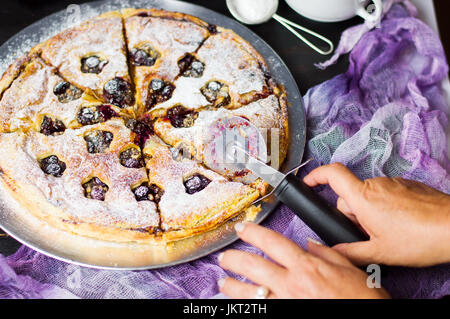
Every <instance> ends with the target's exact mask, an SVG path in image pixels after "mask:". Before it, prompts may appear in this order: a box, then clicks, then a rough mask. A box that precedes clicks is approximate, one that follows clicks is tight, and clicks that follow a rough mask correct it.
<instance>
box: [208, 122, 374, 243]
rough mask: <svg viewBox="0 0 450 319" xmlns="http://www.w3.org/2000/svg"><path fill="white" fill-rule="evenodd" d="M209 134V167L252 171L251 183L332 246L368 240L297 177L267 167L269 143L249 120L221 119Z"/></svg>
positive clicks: (229, 170)
mask: <svg viewBox="0 0 450 319" xmlns="http://www.w3.org/2000/svg"><path fill="white" fill-rule="evenodd" d="M210 132H211V139H210V143H208V144H207V145H208V146H207V156H206V157H205V158H206V162H207V164H208V166H210V167H212V168H215V169H218V170H219V171H226V172H228V175H230V173H232V172H234V174H236V173H238V175H239V174H242V172H245V171H249V172H251V173H250V174H249V176H251V178H250V179H249V180H254V179H256V178H258V177H259V178H261V179H263V180H264V181H266V182H267V183H268V184H270V185H271V186H272V187H273V188H274V191H273V193H274V195H275V196H276V197H277V198H278V199H279V200H280V201H281V202H283V203H284V204H286V205H287V206H288V207H289V208H290V209H291V210H292V211H293V212H294V213H295V214H296V215H297V216H299V217H300V218H301V219H302V220H303V221H304V222H305V223H306V224H307V225H308V226H309V227H310V228H311V229H312V230H313V231H314V232H315V233H316V234H317V235H318V236H319V237H320V238H321V239H322V240H324V241H325V242H326V243H327V244H328V245H330V246H332V245H336V244H339V243H349V242H356V241H364V240H368V236H367V235H366V234H365V233H364V232H363V231H362V230H361V229H360V228H359V227H357V226H356V225H355V224H354V223H353V222H352V221H351V220H350V219H348V218H347V217H346V216H345V215H344V214H342V213H341V212H340V211H339V210H338V209H337V208H335V207H334V206H331V205H328V204H327V203H325V202H324V201H323V200H322V199H321V198H320V197H319V196H318V195H317V194H316V193H315V192H314V191H313V190H312V189H311V188H310V187H309V186H307V185H306V184H305V183H303V181H302V180H300V179H298V178H297V177H296V176H295V175H294V174H288V175H284V174H283V173H281V172H280V171H278V170H277V169H275V168H273V167H271V166H269V165H267V164H266V163H267V159H268V157H267V146H266V145H267V144H266V140H265V138H264V137H263V136H262V134H261V133H260V131H259V130H258V128H257V127H255V126H254V125H253V124H251V123H250V122H249V121H248V120H247V119H244V118H242V117H230V118H220V119H219V120H217V121H216V122H215V123H213V125H212V126H211V127H210ZM272 152H273V151H272ZM271 155H272V156H273V155H274V154H271ZM275 155H277V154H275Z"/></svg>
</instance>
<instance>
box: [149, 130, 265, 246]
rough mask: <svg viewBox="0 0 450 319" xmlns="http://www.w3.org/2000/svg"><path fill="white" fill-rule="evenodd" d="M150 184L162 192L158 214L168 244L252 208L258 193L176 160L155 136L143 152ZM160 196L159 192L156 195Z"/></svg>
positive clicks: (194, 164)
mask: <svg viewBox="0 0 450 319" xmlns="http://www.w3.org/2000/svg"><path fill="white" fill-rule="evenodd" d="M144 154H145V156H146V158H147V160H146V162H147V169H148V171H149V183H150V185H151V186H152V187H153V188H156V189H160V190H162V191H160V192H159V193H160V194H162V195H160V196H159V213H160V216H161V229H162V230H163V232H164V236H165V237H164V238H165V239H166V240H175V239H179V238H183V237H188V236H192V235H194V234H196V233H198V232H204V231H206V230H209V229H212V228H214V227H216V226H218V225H220V224H221V223H223V222H224V221H225V220H227V219H229V218H232V217H234V216H236V215H237V214H239V213H240V212H242V211H244V210H245V209H246V208H247V207H249V206H250V205H251V204H252V202H253V201H254V200H256V199H257V198H258V197H259V192H258V191H257V190H255V189H253V188H251V187H249V186H246V185H244V184H242V183H238V182H230V181H228V180H227V179H226V178H224V177H222V176H221V175H219V174H217V173H215V172H213V171H211V170H208V169H206V168H204V167H203V166H202V165H200V164H198V163H197V162H195V161H193V160H189V159H181V160H180V161H177V160H175V159H173V157H172V153H171V151H170V148H169V147H168V146H167V145H165V144H163V143H162V142H160V140H159V139H158V138H155V136H152V137H151V138H150V139H149V140H147V143H146V146H145V148H144ZM156 193H158V192H156Z"/></svg>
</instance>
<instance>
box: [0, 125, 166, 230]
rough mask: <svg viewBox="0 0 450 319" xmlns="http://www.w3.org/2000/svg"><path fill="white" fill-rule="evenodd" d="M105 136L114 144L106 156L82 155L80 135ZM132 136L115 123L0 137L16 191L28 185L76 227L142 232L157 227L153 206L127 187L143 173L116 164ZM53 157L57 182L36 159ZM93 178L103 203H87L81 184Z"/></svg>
mask: <svg viewBox="0 0 450 319" xmlns="http://www.w3.org/2000/svg"><path fill="white" fill-rule="evenodd" d="M94 129H101V130H105V131H110V132H112V133H113V135H114V139H113V141H112V143H111V145H110V147H109V149H108V150H107V151H105V153H96V154H91V153H89V152H88V151H87V146H86V142H85V140H84V138H83V136H84V134H85V133H86V132H88V131H90V130H94ZM131 134H132V133H131V132H130V131H129V130H128V129H127V128H125V126H124V125H123V123H122V121H121V120H119V119H114V120H111V121H108V122H106V123H103V124H98V125H95V126H86V127H83V128H81V129H77V130H71V129H69V130H66V131H65V132H64V134H62V135H57V136H45V135H43V134H40V133H37V132H30V133H29V135H28V136H24V135H23V134H22V133H10V134H2V135H0V144H2V148H5V149H13V150H15V151H12V152H11V153H10V154H8V155H6V156H5V157H4V158H3V159H2V167H3V168H4V169H7V170H8V172H9V173H10V174H12V177H13V178H14V179H15V180H16V181H17V184H19V185H30V181H32V183H33V184H32V185H34V186H33V187H35V189H37V190H38V191H40V192H41V193H42V194H43V196H44V197H45V198H46V199H47V200H48V201H49V202H50V203H51V204H52V205H54V206H56V207H58V208H60V209H62V210H63V211H64V212H66V213H67V214H69V215H70V216H72V217H73V218H74V219H75V221H77V220H81V221H83V222H91V223H96V224H99V225H106V226H115V227H117V226H122V227H130V228H137V227H147V226H158V224H159V216H158V214H157V212H156V206H155V204H154V203H153V202H150V201H141V202H137V201H136V199H135V198H134V194H133V193H132V192H131V187H132V186H133V185H134V184H136V183H139V182H140V181H142V180H146V179H147V174H146V171H145V169H144V168H141V169H133V168H126V167H124V166H122V165H121V164H120V162H119V153H120V151H121V150H122V149H123V148H125V147H126V146H128V145H129V144H130V142H129V141H130V140H132V136H131ZM52 154H54V155H57V156H58V158H59V159H60V160H61V161H63V162H65V163H66V165H67V168H66V170H65V171H64V174H63V175H62V176H61V177H54V176H51V175H47V174H45V173H44V172H43V171H42V170H41V168H40V167H39V163H38V161H37V159H39V158H42V157H45V156H48V155H52ZM93 176H96V177H98V178H100V180H102V182H104V183H105V184H107V185H108V187H109V190H108V192H107V193H106V196H105V200H104V201H99V200H94V199H88V198H86V197H85V196H84V190H83V187H82V183H84V182H86V181H87V180H88V179H89V178H91V177H93Z"/></svg>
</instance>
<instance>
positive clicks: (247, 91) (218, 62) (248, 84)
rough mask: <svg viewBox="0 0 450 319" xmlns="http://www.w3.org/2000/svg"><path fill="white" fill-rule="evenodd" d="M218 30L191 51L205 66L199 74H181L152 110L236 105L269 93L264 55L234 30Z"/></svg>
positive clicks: (272, 87) (155, 111) (270, 84)
mask: <svg viewBox="0 0 450 319" xmlns="http://www.w3.org/2000/svg"><path fill="white" fill-rule="evenodd" d="M218 30H219V32H218V33H217V34H213V35H211V36H210V37H208V39H206V40H205V42H204V43H203V44H202V46H201V47H200V49H199V50H198V52H196V53H195V54H194V58H195V60H197V61H200V62H201V63H202V64H203V65H204V71H203V73H202V74H201V76H199V77H191V76H188V75H186V76H183V75H182V76H180V77H179V78H178V79H177V80H176V81H175V83H174V85H175V87H176V89H175V90H174V92H173V95H172V97H171V98H170V99H169V100H167V101H165V102H163V103H160V104H158V105H156V106H155V108H154V109H153V110H152V111H153V112H154V113H157V114H161V110H158V109H168V108H170V107H172V106H174V105H176V104H179V103H181V104H183V105H185V106H186V107H188V108H190V109H199V108H204V107H209V108H220V107H225V108H230V109H231V108H238V107H240V106H242V105H246V104H248V103H250V102H252V101H255V100H258V99H261V98H264V97H267V96H269V95H270V94H271V93H272V91H273V90H274V86H273V83H272V81H271V80H270V77H269V74H268V71H267V70H268V69H267V66H266V64H265V62H264V60H263V58H262V57H261V56H260V55H259V54H258V53H257V52H256V51H255V49H253V48H252V47H251V46H250V45H249V44H248V43H247V42H246V41H245V40H243V39H242V38H240V37H239V36H237V35H236V34H235V33H234V32H233V31H231V30H227V29H223V28H219V29H218Z"/></svg>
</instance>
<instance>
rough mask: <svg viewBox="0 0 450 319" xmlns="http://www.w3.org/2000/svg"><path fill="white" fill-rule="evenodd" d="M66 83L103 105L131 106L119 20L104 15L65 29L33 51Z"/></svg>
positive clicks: (115, 16)
mask: <svg viewBox="0 0 450 319" xmlns="http://www.w3.org/2000/svg"><path fill="white" fill-rule="evenodd" d="M35 51H37V52H40V54H41V56H42V58H43V59H44V60H45V61H46V62H48V63H49V64H51V65H53V66H54V67H56V68H57V69H58V70H59V72H60V73H61V75H62V76H63V77H64V78H65V79H66V80H67V81H69V82H71V83H73V84H75V85H76V86H78V87H80V88H82V89H83V90H85V91H86V92H88V93H89V94H93V95H95V96H96V97H97V98H99V99H102V100H103V101H105V102H106V103H111V104H114V105H117V106H119V107H121V108H127V107H130V106H133V105H134V93H133V87H132V84H131V79H130V76H129V73H128V65H127V58H126V45H125V39H124V35H123V25H122V16H121V14H120V13H119V12H118V11H113V12H109V13H105V14H103V15H101V16H98V17H96V18H94V19H90V20H88V21H86V22H84V23H82V24H80V25H78V26H75V27H72V28H70V29H67V30H65V31H63V32H61V33H59V34H57V35H56V36H54V37H52V38H51V39H49V40H47V41H46V42H44V43H43V44H41V45H39V46H38V47H37V48H35Z"/></svg>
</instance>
